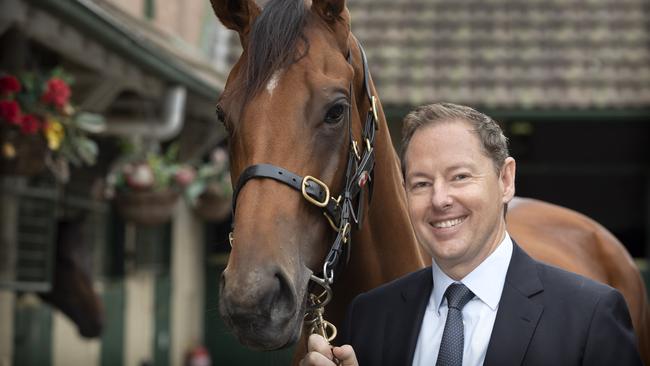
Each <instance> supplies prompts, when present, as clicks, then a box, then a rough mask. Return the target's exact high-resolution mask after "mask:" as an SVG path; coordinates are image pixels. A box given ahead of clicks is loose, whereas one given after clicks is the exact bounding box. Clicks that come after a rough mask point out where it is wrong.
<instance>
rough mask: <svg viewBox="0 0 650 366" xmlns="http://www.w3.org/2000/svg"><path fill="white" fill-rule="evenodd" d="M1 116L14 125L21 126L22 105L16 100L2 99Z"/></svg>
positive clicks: (0, 101) (0, 102)
mask: <svg viewBox="0 0 650 366" xmlns="http://www.w3.org/2000/svg"><path fill="white" fill-rule="evenodd" d="M0 118H2V119H4V120H5V121H7V122H9V123H11V124H12V125H16V126H20V124H21V121H22V112H21V111H20V105H18V103H16V101H15V100H0Z"/></svg>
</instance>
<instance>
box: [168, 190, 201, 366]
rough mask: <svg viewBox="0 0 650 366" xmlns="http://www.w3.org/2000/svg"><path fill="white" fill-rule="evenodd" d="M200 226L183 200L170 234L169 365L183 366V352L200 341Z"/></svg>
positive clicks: (177, 208)
mask: <svg viewBox="0 0 650 366" xmlns="http://www.w3.org/2000/svg"><path fill="white" fill-rule="evenodd" d="M203 243H204V235H203V226H202V224H201V222H200V221H198V220H197V219H196V218H195V217H194V214H193V213H192V211H191V210H190V209H189V208H188V207H187V205H186V204H185V201H181V202H179V205H178V206H177V207H176V216H175V220H174V225H173V234H172V253H171V257H172V259H171V260H172V263H171V281H172V299H171V302H172V303H171V349H170V352H171V354H170V360H171V364H172V365H179V366H180V365H182V364H183V357H184V355H185V352H187V350H188V349H189V348H190V347H192V346H195V345H196V344H200V343H202V340H203V312H204V310H203V309H204V307H203V304H204V269H205V265H204V263H203V257H204V254H203Z"/></svg>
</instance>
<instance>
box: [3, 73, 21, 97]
mask: <svg viewBox="0 0 650 366" xmlns="http://www.w3.org/2000/svg"><path fill="white" fill-rule="evenodd" d="M19 91H20V82H19V81H18V79H16V77H15V76H12V75H5V76H3V77H0V95H4V94H11V93H17V92H19Z"/></svg>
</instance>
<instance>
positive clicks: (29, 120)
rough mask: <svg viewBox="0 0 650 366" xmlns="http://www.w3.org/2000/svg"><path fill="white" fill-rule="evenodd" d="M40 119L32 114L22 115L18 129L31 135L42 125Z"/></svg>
mask: <svg viewBox="0 0 650 366" xmlns="http://www.w3.org/2000/svg"><path fill="white" fill-rule="evenodd" d="M42 124H43V123H42V122H41V120H40V119H39V118H38V117H36V116H35V115H33V114H28V115H26V116H23V120H22V121H21V125H20V131H21V132H22V133H24V134H25V135H33V134H35V133H37V132H38V131H39V130H40V129H41V126H42Z"/></svg>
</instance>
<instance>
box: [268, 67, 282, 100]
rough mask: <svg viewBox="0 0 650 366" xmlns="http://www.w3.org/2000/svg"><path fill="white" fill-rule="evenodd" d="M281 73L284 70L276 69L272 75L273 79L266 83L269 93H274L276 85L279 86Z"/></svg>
mask: <svg viewBox="0 0 650 366" xmlns="http://www.w3.org/2000/svg"><path fill="white" fill-rule="evenodd" d="M281 74H282V70H276V71H275V72H274V73H273V75H272V76H271V79H270V80H269V82H268V84H266V91H268V92H269V94H273V89H275V87H276V86H278V82H279V81H280V75H281Z"/></svg>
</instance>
